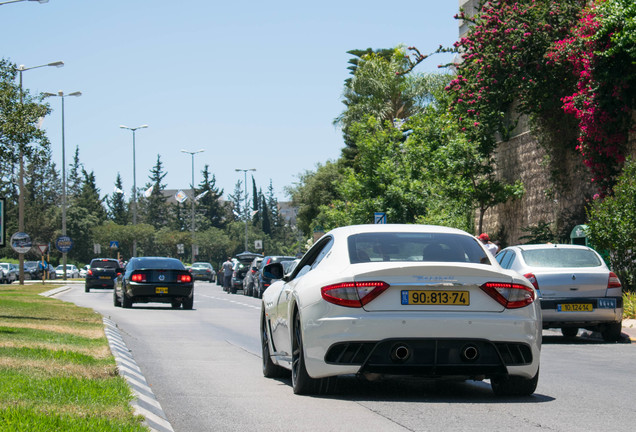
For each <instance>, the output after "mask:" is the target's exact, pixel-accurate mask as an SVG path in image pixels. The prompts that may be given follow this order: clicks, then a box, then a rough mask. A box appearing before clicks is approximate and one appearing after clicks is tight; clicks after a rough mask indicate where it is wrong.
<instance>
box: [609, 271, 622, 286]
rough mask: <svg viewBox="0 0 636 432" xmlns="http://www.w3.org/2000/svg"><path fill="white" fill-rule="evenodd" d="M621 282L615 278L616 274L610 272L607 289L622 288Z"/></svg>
mask: <svg viewBox="0 0 636 432" xmlns="http://www.w3.org/2000/svg"><path fill="white" fill-rule="evenodd" d="M622 286H623V285H621V280H620V279H619V278H618V276H616V273H614V272H610V274H609V279H608V281H607V288H608V289H609V288H622Z"/></svg>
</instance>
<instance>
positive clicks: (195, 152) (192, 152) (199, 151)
mask: <svg viewBox="0 0 636 432" xmlns="http://www.w3.org/2000/svg"><path fill="white" fill-rule="evenodd" d="M204 151H205V150H204V149H199V150H197V151H188V150H183V149H181V152H182V153H188V154H189V155H190V156H192V196H191V198H192V199H191V201H192V262H193V263H194V155H195V154H197V153H203V152H204Z"/></svg>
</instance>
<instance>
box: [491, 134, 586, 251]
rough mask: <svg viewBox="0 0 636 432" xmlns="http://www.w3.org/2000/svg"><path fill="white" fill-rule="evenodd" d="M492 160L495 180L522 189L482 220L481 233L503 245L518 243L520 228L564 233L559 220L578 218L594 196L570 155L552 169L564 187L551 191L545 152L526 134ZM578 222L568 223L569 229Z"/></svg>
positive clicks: (578, 160)
mask: <svg viewBox="0 0 636 432" xmlns="http://www.w3.org/2000/svg"><path fill="white" fill-rule="evenodd" d="M495 159H496V161H497V166H498V172H497V175H498V176H500V177H501V178H503V179H505V180H507V181H509V182H514V181H516V180H521V181H522V182H523V185H524V188H525V193H524V195H523V197H522V198H521V199H518V200H516V201H511V202H509V203H507V204H502V205H498V206H496V207H494V208H492V209H489V210H488V211H487V212H486V215H485V217H484V231H485V232H487V233H489V234H491V237H493V239H495V240H500V241H501V242H502V244H504V245H512V244H518V243H521V242H522V241H520V240H519V238H520V237H521V236H523V235H527V234H528V233H527V232H524V231H523V230H522V228H524V227H528V226H535V225H537V224H539V223H540V222H548V223H551V224H552V226H553V230H554V229H564V228H563V227H562V225H563V224H567V223H568V222H567V221H564V220H563V216H564V215H574V214H577V213H578V214H580V213H581V208H582V206H584V204H585V202H586V201H587V200H589V199H590V198H591V197H592V196H593V195H594V193H596V190H595V189H594V187H593V185H592V183H591V182H590V174H589V172H588V171H587V169H586V168H585V166H584V165H583V162H582V159H581V157H580V155H578V154H577V153H574V152H571V154H569V155H568V156H567V157H565V158H564V161H563V162H562V163H560V164H559V166H558V167H557V168H556V169H557V170H558V171H559V172H560V173H561V175H562V184H564V185H565V186H563V187H561V188H555V186H554V184H553V180H552V176H551V173H550V170H551V167H550V164H549V163H548V158H547V155H546V152H545V150H544V149H543V148H542V147H541V146H539V145H538V143H537V141H536V140H535V138H534V137H533V136H532V134H531V133H530V132H524V133H521V134H519V135H517V136H515V137H514V138H512V139H510V140H509V141H507V142H501V143H500V144H499V147H498V150H497V153H496V155H495ZM552 169H554V168H552ZM580 222H582V221H578V222H576V223H572V228H573V227H574V225H576V224H577V223H580ZM565 229H567V227H565Z"/></svg>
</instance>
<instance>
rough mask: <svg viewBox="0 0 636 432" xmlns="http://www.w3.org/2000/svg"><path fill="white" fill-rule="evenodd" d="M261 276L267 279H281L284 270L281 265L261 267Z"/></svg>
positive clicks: (274, 264)
mask: <svg viewBox="0 0 636 432" xmlns="http://www.w3.org/2000/svg"><path fill="white" fill-rule="evenodd" d="M263 276H265V277H266V278H268V279H282V278H283V276H285V270H284V269H283V265H282V264H281V263H272V264H268V265H266V266H265V267H263Z"/></svg>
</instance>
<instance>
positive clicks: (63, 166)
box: [44, 90, 82, 280]
mask: <svg viewBox="0 0 636 432" xmlns="http://www.w3.org/2000/svg"><path fill="white" fill-rule="evenodd" d="M81 95H82V92H78V91H76V92H73V93H69V94H67V95H65V94H64V92H63V91H62V90H60V91H58V92H57V93H44V97H60V98H61V99H62V235H63V236H66V147H65V144H64V98H66V97H67V96H76V97H79V96H81ZM62 264H63V265H64V280H66V252H62Z"/></svg>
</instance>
